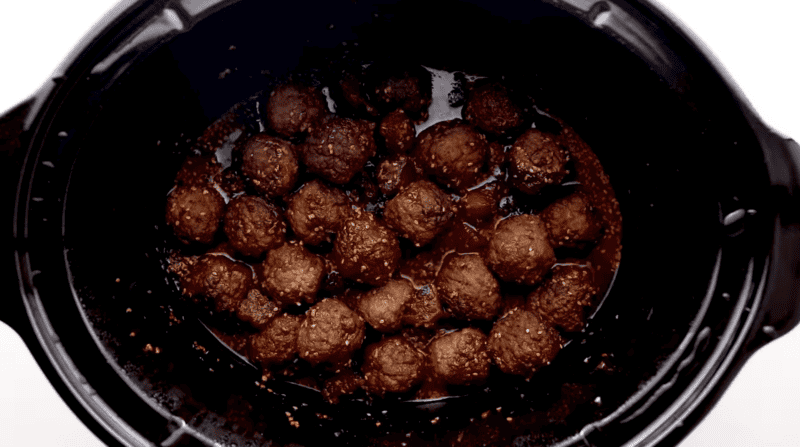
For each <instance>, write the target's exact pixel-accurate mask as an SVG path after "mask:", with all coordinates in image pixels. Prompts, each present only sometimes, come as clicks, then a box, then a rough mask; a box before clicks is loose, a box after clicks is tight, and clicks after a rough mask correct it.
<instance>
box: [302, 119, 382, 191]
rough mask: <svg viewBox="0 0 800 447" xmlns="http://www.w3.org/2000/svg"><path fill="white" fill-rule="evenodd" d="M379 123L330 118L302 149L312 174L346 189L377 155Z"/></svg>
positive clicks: (304, 160) (321, 124)
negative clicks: (377, 128) (372, 157)
mask: <svg viewBox="0 0 800 447" xmlns="http://www.w3.org/2000/svg"><path fill="white" fill-rule="evenodd" d="M374 129H375V123H373V122H369V121H364V120H356V119H350V118H342V117H339V116H335V115H329V116H327V117H325V119H324V120H323V121H322V123H320V126H319V128H318V129H316V130H315V131H314V132H312V133H311V134H310V135H309V136H308V139H307V140H306V142H305V144H303V145H302V147H301V154H302V159H303V163H305V165H306V166H307V167H308V170H309V171H310V172H312V173H314V174H317V175H319V176H320V177H322V178H324V179H325V180H328V181H330V182H332V183H337V184H340V185H343V184H345V183H347V182H349V181H350V179H352V178H353V176H354V175H355V174H356V173H357V172H359V171H361V169H362V168H364V164H365V163H366V162H367V159H369V157H371V156H373V155H375V139H374V138H373V133H374Z"/></svg>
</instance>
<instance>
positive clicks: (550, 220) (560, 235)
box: [541, 193, 600, 247]
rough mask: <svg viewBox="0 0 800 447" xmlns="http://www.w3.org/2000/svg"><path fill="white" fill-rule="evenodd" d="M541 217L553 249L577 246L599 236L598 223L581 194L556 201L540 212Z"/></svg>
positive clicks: (587, 201)
mask: <svg viewBox="0 0 800 447" xmlns="http://www.w3.org/2000/svg"><path fill="white" fill-rule="evenodd" d="M541 217H542V220H544V225H545V227H546V228H547V232H548V234H549V235H550V244H552V245H553V246H554V247H575V246H579V245H581V244H582V243H585V242H591V241H594V240H595V239H597V237H598V236H599V235H600V222H599V220H598V218H597V217H596V216H595V215H594V210H593V209H592V207H591V205H590V204H589V200H587V199H586V196H585V195H583V194H582V193H575V194H572V195H569V196H567V197H564V198H563V199H559V200H556V201H555V202H553V203H551V204H550V206H548V207H547V208H546V209H545V210H544V211H543V212H542V214H541Z"/></svg>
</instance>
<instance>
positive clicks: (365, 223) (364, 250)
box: [333, 209, 400, 286]
mask: <svg viewBox="0 0 800 447" xmlns="http://www.w3.org/2000/svg"><path fill="white" fill-rule="evenodd" d="M333 260H334V263H335V264H336V266H337V267H338V268H339V272H340V273H341V274H342V276H344V277H345V278H350V279H352V280H355V281H358V282H362V283H365V284H371V285H373V286H381V285H383V284H386V282H387V281H389V279H390V278H391V276H392V274H393V273H394V271H395V270H396V269H397V264H398V262H399V260H400V243H399V242H398V241H397V236H395V234H394V233H393V232H392V231H391V230H389V229H388V228H386V226H384V225H383V224H381V223H380V222H378V220H377V219H376V218H375V216H373V215H372V214H371V213H368V212H366V211H364V210H361V209H358V210H355V213H354V214H353V216H352V217H350V218H349V219H348V220H346V221H345V222H344V224H343V225H342V228H341V230H339V233H338V234H337V236H336V241H335V242H334V244H333Z"/></svg>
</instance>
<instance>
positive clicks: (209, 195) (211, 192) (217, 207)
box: [166, 185, 225, 244]
mask: <svg viewBox="0 0 800 447" xmlns="http://www.w3.org/2000/svg"><path fill="white" fill-rule="evenodd" d="M224 210H225V200H224V199H223V198H222V196H221V195H220V194H219V193H218V192H217V190H215V189H214V188H212V187H211V186H210V185H209V186H195V185H192V186H178V187H177V188H175V189H174V190H173V191H172V193H171V194H170V195H169V197H167V213H166V214H167V215H166V220H167V224H168V225H169V226H170V227H172V231H173V233H175V236H177V237H178V239H180V241H181V242H183V243H184V244H189V243H192V242H200V243H201V244H210V243H211V242H213V241H214V235H216V234H217V229H219V224H220V221H221V220H222V214H223V212H224Z"/></svg>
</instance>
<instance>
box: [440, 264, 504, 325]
mask: <svg viewBox="0 0 800 447" xmlns="http://www.w3.org/2000/svg"><path fill="white" fill-rule="evenodd" d="M434 284H435V285H436V289H438V291H439V294H440V296H441V299H442V301H444V302H445V304H447V308H448V309H449V310H450V313H452V314H453V316H454V317H456V318H462V319H467V320H491V319H492V318H494V317H495V316H497V311H498V309H499V308H500V301H501V297H500V285H499V284H498V283H497V280H496V279H494V276H492V272H490V271H489V269H488V268H486V266H485V265H484V264H483V259H481V257H480V256H479V255H476V254H464V255H460V256H459V255H456V256H450V257H449V258H448V259H447V261H446V262H445V263H444V265H443V266H442V269H441V270H440V271H439V274H438V275H437V276H436V281H435V282H434Z"/></svg>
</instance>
